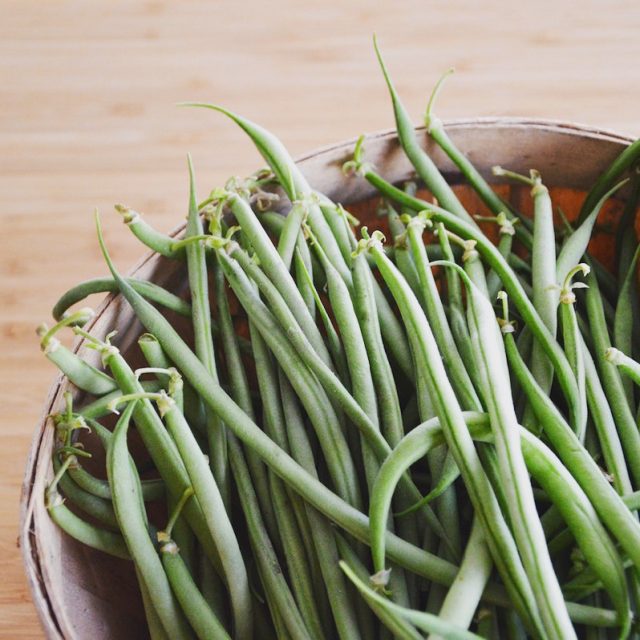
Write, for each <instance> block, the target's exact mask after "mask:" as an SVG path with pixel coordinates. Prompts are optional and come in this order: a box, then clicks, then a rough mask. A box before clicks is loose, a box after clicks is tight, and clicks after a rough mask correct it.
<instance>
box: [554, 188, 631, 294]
mask: <svg viewBox="0 0 640 640" xmlns="http://www.w3.org/2000/svg"><path fill="white" fill-rule="evenodd" d="M626 182H628V181H627V180H624V181H622V182H620V183H618V184H617V185H616V186H615V187H613V188H612V189H609V190H608V191H607V192H606V193H605V194H604V195H603V196H602V198H600V199H599V200H598V201H597V202H596V203H595V204H594V207H593V210H591V211H589V212H588V213H589V215H588V216H587V217H586V218H585V219H584V221H583V222H582V224H581V225H580V226H579V227H578V228H577V229H576V230H575V231H573V232H572V233H571V235H570V236H569V237H568V238H567V240H566V241H565V243H564V244H563V245H562V249H561V250H560V253H559V254H558V261H557V263H556V279H557V282H558V284H560V283H562V282H564V281H565V280H566V278H567V274H568V273H569V271H570V270H571V269H573V267H574V266H575V265H576V264H577V263H578V262H580V261H581V260H582V258H583V256H584V254H585V253H586V251H587V246H588V244H589V240H590V239H591V235H592V233H593V227H594V225H595V223H596V220H597V219H598V215H599V213H600V210H601V209H602V206H603V205H604V203H605V202H606V201H607V200H608V199H609V198H610V197H611V196H612V195H613V194H614V193H615V192H616V191H618V189H620V187H622V186H624V184H625V183H626Z"/></svg>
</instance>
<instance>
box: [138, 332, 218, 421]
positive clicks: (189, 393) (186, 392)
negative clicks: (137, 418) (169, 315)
mask: <svg viewBox="0 0 640 640" xmlns="http://www.w3.org/2000/svg"><path fill="white" fill-rule="evenodd" d="M138 346H139V347H140V351H142V354H143V355H144V357H145V359H146V361H147V362H148V363H149V365H150V366H151V367H157V368H160V369H170V368H171V367H173V363H172V362H171V361H170V360H169V358H167V356H166V354H165V353H164V351H163V350H162V347H161V346H160V343H159V342H158V341H157V340H156V337H155V336H152V335H151V334H150V333H143V334H142V335H141V336H140V337H139V338H138ZM158 379H159V380H160V381H161V382H162V383H163V384H164V386H165V388H166V385H167V383H168V381H169V377H168V376H167V375H164V376H163V375H159V376H158ZM144 384H146V383H143V385H144ZM182 395H183V399H182V404H183V412H184V415H185V417H186V418H187V421H188V422H189V424H190V425H192V426H194V427H196V428H197V429H198V431H200V432H203V433H204V432H205V431H206V423H205V421H206V418H205V411H204V406H203V405H202V401H201V400H200V398H198V396H197V395H196V393H195V392H194V390H193V387H192V386H191V385H190V384H189V383H188V382H187V383H183V389H182Z"/></svg>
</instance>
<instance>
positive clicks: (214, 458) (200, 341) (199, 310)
mask: <svg viewBox="0 0 640 640" xmlns="http://www.w3.org/2000/svg"><path fill="white" fill-rule="evenodd" d="M187 161H188V165H189V214H188V217H187V227H186V229H185V240H189V239H190V238H193V237H195V236H201V235H202V234H203V228H202V221H201V220H200V216H199V215H198V205H197V202H196V187H195V178H194V173H193V164H192V162H191V156H187ZM185 251H186V254H187V271H188V278H189V289H190V291H191V306H192V316H193V332H194V336H195V352H196V355H197V356H198V358H199V359H200V360H202V363H203V364H204V366H205V368H206V369H207V371H208V372H209V374H210V375H211V377H212V378H213V379H214V380H217V378H218V371H217V364H216V357H215V351H214V348H213V339H212V336H211V306H210V302H209V284H208V276H207V264H206V256H205V248H204V247H203V246H202V245H201V244H200V243H199V242H189V243H188V244H187V245H186V247H185ZM206 417H207V440H208V443H209V461H210V465H211V469H212V471H213V475H214V477H215V479H216V484H217V486H218V489H219V490H220V493H221V495H222V499H223V501H224V504H225V505H228V504H229V501H230V499H231V496H230V491H231V490H230V480H229V468H228V464H229V463H228V459H227V445H226V429H225V426H224V424H223V423H222V422H221V421H220V419H219V418H218V416H216V415H215V414H214V413H213V412H212V411H211V410H210V409H209V410H207V411H206ZM236 622H238V620H237V619H236Z"/></svg>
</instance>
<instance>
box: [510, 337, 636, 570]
mask: <svg viewBox="0 0 640 640" xmlns="http://www.w3.org/2000/svg"><path fill="white" fill-rule="evenodd" d="M505 345H506V351H507V357H508V359H509V363H510V365H511V370H512V371H513V372H514V374H515V375H516V377H517V378H518V380H519V382H520V384H521V385H522V388H523V389H524V390H525V392H526V394H527V396H528V397H529V400H530V402H531V404H532V406H533V408H534V411H535V412H536V415H537V416H538V418H539V420H540V421H541V422H542V423H543V424H544V433H545V435H546V436H547V438H548V439H549V441H550V442H551V444H552V445H553V447H554V449H555V451H556V452H557V454H558V456H559V458H560V459H561V460H562V462H563V463H564V465H565V466H566V468H567V470H568V471H569V472H570V473H571V475H573V477H574V478H575V479H576V481H577V482H578V484H579V485H580V487H581V488H582V490H583V491H584V492H585V493H586V495H587V496H588V498H589V500H590V501H591V503H592V504H593V506H594V508H595V509H596V511H597V512H598V515H599V516H600V518H601V519H602V521H603V523H604V524H605V525H606V526H607V527H608V528H609V530H610V531H611V532H612V534H613V535H614V536H615V538H616V539H617V540H618V542H619V543H620V546H621V547H622V548H623V549H624V551H625V552H626V553H627V554H628V556H629V557H630V558H631V559H632V560H633V562H634V564H635V565H636V567H640V525H639V523H638V521H637V520H636V519H635V518H634V516H633V515H632V513H631V512H630V511H629V509H628V508H627V507H626V506H625V504H624V503H623V502H622V500H621V499H620V496H619V495H618V494H617V493H616V492H615V490H614V489H613V487H611V485H610V484H609V482H608V481H607V479H606V478H605V476H604V475H603V473H602V471H601V470H600V468H599V467H598V465H597V464H596V463H595V461H594V460H593V458H592V457H591V456H590V455H589V453H588V452H587V451H586V449H585V448H584V447H583V446H582V444H581V443H580V441H579V440H578V438H577V436H576V435H575V433H574V432H573V431H572V430H571V428H570V427H569V425H568V424H567V423H566V422H565V420H564V418H563V417H562V415H561V414H560V412H559V411H558V409H557V408H556V406H555V405H554V404H553V403H552V402H551V400H550V399H549V397H548V396H547V395H546V394H545V393H543V392H542V390H541V389H540V387H539V386H538V385H537V383H536V382H535V380H534V379H533V377H532V376H531V372H530V371H529V370H528V369H527V367H526V365H525V364H524V362H523V361H522V359H521V358H520V355H519V353H518V350H517V347H516V346H515V342H514V340H513V337H512V336H511V335H510V334H505Z"/></svg>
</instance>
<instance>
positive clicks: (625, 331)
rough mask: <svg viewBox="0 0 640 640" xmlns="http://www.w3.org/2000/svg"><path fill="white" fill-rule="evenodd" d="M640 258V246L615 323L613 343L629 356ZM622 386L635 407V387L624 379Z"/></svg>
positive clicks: (634, 256) (621, 290)
mask: <svg viewBox="0 0 640 640" xmlns="http://www.w3.org/2000/svg"><path fill="white" fill-rule="evenodd" d="M639 256H640V245H638V247H637V248H636V250H635V251H634V253H633V257H632V258H631V260H630V262H629V267H628V269H627V272H626V274H625V276H624V280H623V281H622V286H621V287H620V292H619V294H618V302H617V304H616V315H615V318H614V323H613V343H614V345H615V347H616V348H617V349H619V350H620V351H622V352H623V353H627V354H632V353H633V342H634V331H636V329H635V322H634V314H636V312H637V310H638V294H637V265H638V257H639ZM622 386H623V387H624V391H625V395H626V396H627V402H628V403H629V406H630V407H632V408H633V407H635V398H634V391H633V385H632V384H631V382H630V381H629V380H627V379H626V378H623V380H622Z"/></svg>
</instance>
